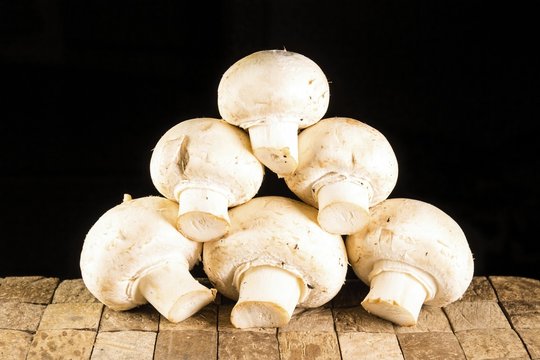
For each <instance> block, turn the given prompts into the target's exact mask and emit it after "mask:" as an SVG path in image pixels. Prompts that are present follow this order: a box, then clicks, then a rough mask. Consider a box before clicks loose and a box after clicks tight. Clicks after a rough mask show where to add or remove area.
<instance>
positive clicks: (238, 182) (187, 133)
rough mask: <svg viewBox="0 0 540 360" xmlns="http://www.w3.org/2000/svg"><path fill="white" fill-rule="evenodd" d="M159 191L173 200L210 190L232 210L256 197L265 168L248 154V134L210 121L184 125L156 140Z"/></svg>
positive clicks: (153, 169) (153, 172)
mask: <svg viewBox="0 0 540 360" xmlns="http://www.w3.org/2000/svg"><path fill="white" fill-rule="evenodd" d="M150 176H151V178H152V182H153V183H154V186H155V187H156V188H157V190H158V191H159V192H160V193H161V194H162V195H163V196H165V197H166V198H168V199H172V200H176V201H177V199H178V194H179V193H180V192H181V191H182V190H183V189H185V188H189V187H211V188H213V189H216V191H218V192H221V193H222V194H223V195H224V196H225V197H226V198H227V199H228V206H229V207H230V206H236V205H239V204H242V203H244V202H246V201H247V200H249V199H251V198H252V197H254V196H255V195H256V194H257V192H258V191H259V188H260V186H261V184H262V181H263V177H264V166H263V165H262V164H261V163H260V162H259V161H258V160H257V158H256V157H255V156H254V155H253V153H252V152H251V146H250V142H249V137H248V135H247V134H246V133H245V132H244V131H242V130H241V129H238V128H237V127H235V126H232V125H230V124H228V123H227V122H225V121H224V120H220V119H214V118H195V119H189V120H185V121H182V122H180V123H178V124H177V125H175V126H173V127H172V128H170V129H169V130H167V131H166V132H165V133H164V134H163V136H162V137H161V138H160V139H159V140H158V142H157V144H156V147H155V148H154V150H153V152H152V157H151V159H150Z"/></svg>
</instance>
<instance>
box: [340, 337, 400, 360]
mask: <svg viewBox="0 0 540 360" xmlns="http://www.w3.org/2000/svg"><path fill="white" fill-rule="evenodd" d="M338 338H339V346H340V349H341V356H342V359H343V360H400V359H401V360H402V359H403V355H402V353H401V349H400V347H399V343H398V340H397V338H396V335H395V334H390V333H367V332H342V333H338Z"/></svg>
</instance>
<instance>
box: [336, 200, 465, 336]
mask: <svg viewBox="0 0 540 360" xmlns="http://www.w3.org/2000/svg"><path fill="white" fill-rule="evenodd" d="M346 246H347V254H348V256H349V262H350V264H351V267H352V269H353V270H354V272H355V274H356V275H357V276H358V277H359V278H360V279H361V280H362V281H364V282H365V283H366V284H369V285H370V291H369V293H368V295H367V296H366V298H365V299H364V300H363V301H362V306H363V307H364V308H365V309H366V310H367V311H368V312H370V313H373V314H375V315H377V316H379V317H381V318H384V319H387V320H389V321H392V322H394V323H396V324H399V325H405V326H410V325H414V324H416V322H417V319H418V314H419V312H420V309H421V307H422V304H424V303H425V304H427V305H433V306H439V307H442V306H445V305H448V304H449V303H451V302H454V301H456V300H458V299H459V298H460V297H461V296H462V295H463V293H464V292H465V290H467V287H468V286H469V284H470V282H471V281H472V277H473V271H474V262H473V256H472V253H471V250H470V248H469V244H468V242H467V239H466V237H465V234H464V233H463V231H462V229H461V228H460V226H459V225H458V224H457V223H456V222H455V221H454V220H453V219H452V218H451V217H450V216H449V215H447V214H446V213H444V212H443V211H442V210H440V209H439V208H437V207H435V206H433V205H431V204H428V203H426V202H423V201H419V200H413V199H405V198H396V199H387V200H385V201H383V202H381V203H380V204H378V205H376V206H375V207H373V208H372V209H371V221H370V223H369V226H368V227H367V228H366V229H365V231H363V232H360V233H356V234H352V235H349V236H348V237H347V239H346Z"/></svg>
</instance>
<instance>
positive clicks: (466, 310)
mask: <svg viewBox="0 0 540 360" xmlns="http://www.w3.org/2000/svg"><path fill="white" fill-rule="evenodd" d="M444 311H445V312H446V315H447V316H448V319H449V320H450V324H452V327H453V329H454V331H462V330H472V329H509V328H510V323H508V320H507V319H506V316H504V313H503V311H502V309H501V308H500V306H499V304H498V303H496V302H494V301H456V302H454V303H452V304H450V305H448V306H445V307H444Z"/></svg>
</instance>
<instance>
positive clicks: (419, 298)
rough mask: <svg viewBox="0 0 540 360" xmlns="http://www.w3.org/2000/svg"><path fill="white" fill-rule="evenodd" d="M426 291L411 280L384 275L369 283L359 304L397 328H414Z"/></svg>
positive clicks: (405, 276) (398, 274)
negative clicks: (365, 293)
mask: <svg viewBox="0 0 540 360" xmlns="http://www.w3.org/2000/svg"><path fill="white" fill-rule="evenodd" d="M427 296H428V291H427V290H426V288H425V287H424V286H423V285H422V284H421V283H420V282H419V281H418V280H417V279H415V278H414V277H413V276H411V275H409V274H407V273H402V272H394V271H383V272H380V273H379V274H377V275H375V276H374V277H373V278H372V279H371V284H370V291H369V293H368V295H367V296H366V298H365V299H364V300H363V301H362V307H364V309H366V311H367V312H369V313H371V314H374V315H376V316H378V317H380V318H383V319H385V320H388V321H391V322H393V323H395V324H397V325H402V326H412V325H416V322H417V320H418V315H419V313H420V309H421V308H422V304H423V303H424V301H425V299H426V297H427Z"/></svg>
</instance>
